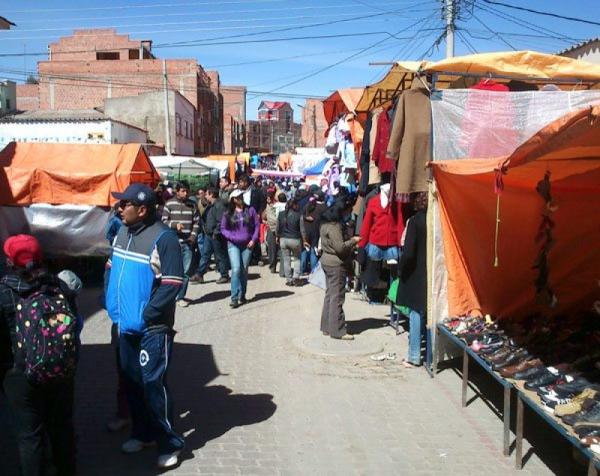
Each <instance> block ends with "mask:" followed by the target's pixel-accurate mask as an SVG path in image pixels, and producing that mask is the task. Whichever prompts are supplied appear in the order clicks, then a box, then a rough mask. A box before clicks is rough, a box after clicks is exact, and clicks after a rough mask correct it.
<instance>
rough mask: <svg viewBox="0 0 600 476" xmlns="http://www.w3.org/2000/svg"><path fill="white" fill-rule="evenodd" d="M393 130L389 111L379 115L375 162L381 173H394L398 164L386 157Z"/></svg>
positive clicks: (374, 150) (374, 147)
mask: <svg viewBox="0 0 600 476" xmlns="http://www.w3.org/2000/svg"><path fill="white" fill-rule="evenodd" d="M391 129H392V121H391V120H390V117H389V115H388V111H383V112H382V113H381V114H380V115H379V121H378V123H377V135H376V137H375V144H374V146H373V162H375V165H377V168H378V169H379V172H380V173H385V172H392V171H393V170H395V169H396V162H394V161H393V160H391V159H388V158H387V156H386V153H387V148H388V143H389V142H390V132H391Z"/></svg>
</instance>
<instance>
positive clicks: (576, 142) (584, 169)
mask: <svg viewBox="0 0 600 476" xmlns="http://www.w3.org/2000/svg"><path fill="white" fill-rule="evenodd" d="M431 167H432V168H433V175H434V177H435V181H436V185H437V192H438V198H439V203H440V216H441V222H442V234H443V239H444V255H445V260H446V266H447V269H448V283H447V284H448V311H449V315H465V314H481V313H490V314H493V315H497V316H499V317H501V318H519V317H523V316H525V315H527V314H529V313H532V312H536V311H542V312H544V313H545V314H546V315H556V314H559V313H563V312H569V311H572V310H575V309H582V308H590V309H591V307H592V305H593V303H594V301H595V300H597V299H600V281H599V280H600V274H599V272H600V213H599V212H598V210H600V106H597V107H594V108H591V107H590V108H586V109H584V110H581V111H577V112H575V113H572V114H569V115H567V116H564V117H562V118H561V119H559V120H557V121H555V122H553V123H551V124H549V125H548V126H546V127H545V128H544V129H542V130H541V131H539V132H538V133H537V134H535V135H534V136H533V137H532V138H531V139H529V140H528V141H527V142H525V143H524V144H523V145H522V146H520V147H519V148H518V149H516V150H515V152H514V153H513V154H512V155H511V156H509V157H503V158H498V159H460V160H452V161H441V162H435V163H432V164H431ZM499 170H502V171H503V172H504V173H503V174H500V173H499V172H497V171H499ZM546 172H549V173H550V184H551V187H550V193H551V196H552V201H553V202H554V204H555V205H556V207H557V209H556V210H555V211H553V212H550V213H548V208H547V207H546V202H545V200H544V199H543V198H542V196H541V195H540V194H539V193H538V192H537V191H536V187H537V184H538V182H540V181H541V180H542V179H543V178H544V175H545V174H546ZM500 175H501V176H502V182H503V184H504V190H503V191H502V192H501V194H500V202H499V203H500V208H499V229H498V240H497V243H498V252H497V256H498V259H499V261H498V266H497V267H495V266H494V258H495V250H494V247H495V240H496V236H495V229H496V206H497V196H498V195H497V194H496V193H495V188H494V183H495V180H496V179H498V177H499V176H500ZM545 212H546V213H548V216H549V217H550V219H551V220H552V222H553V224H554V225H553V227H552V229H551V233H552V242H553V246H552V247H551V249H550V251H549V253H548V260H547V263H548V270H549V275H548V276H549V279H548V284H549V286H550V288H551V289H552V290H553V292H554V294H555V295H556V297H557V299H558V300H557V303H556V305H555V307H553V308H550V307H548V306H547V305H545V304H541V303H540V302H537V300H536V289H535V285H534V283H535V281H536V279H537V278H538V276H539V269H536V268H534V264H535V262H536V260H537V258H538V255H539V253H540V250H541V248H542V246H543V242H544V236H545V235H544V232H543V230H542V229H541V225H542V218H543V213H545Z"/></svg>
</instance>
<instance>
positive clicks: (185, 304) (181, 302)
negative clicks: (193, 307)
mask: <svg viewBox="0 0 600 476" xmlns="http://www.w3.org/2000/svg"><path fill="white" fill-rule="evenodd" d="M177 305H178V306H179V307H188V306H189V305H190V303H189V301H186V300H185V299H180V300H179V301H177Z"/></svg>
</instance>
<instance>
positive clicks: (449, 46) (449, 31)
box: [446, 0, 456, 58]
mask: <svg viewBox="0 0 600 476" xmlns="http://www.w3.org/2000/svg"><path fill="white" fill-rule="evenodd" d="M455 1H456V0H446V58H452V57H453V56H454V27H455V25H454V19H455V14H456V4H455Z"/></svg>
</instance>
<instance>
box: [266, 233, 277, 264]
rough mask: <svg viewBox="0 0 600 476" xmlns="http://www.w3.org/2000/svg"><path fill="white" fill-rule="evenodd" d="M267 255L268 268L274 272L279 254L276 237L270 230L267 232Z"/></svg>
mask: <svg viewBox="0 0 600 476" xmlns="http://www.w3.org/2000/svg"><path fill="white" fill-rule="evenodd" d="M266 239H267V253H268V255H269V268H271V271H275V269H276V268H277V257H278V256H277V255H278V254H279V246H278V245H277V237H276V236H275V233H273V232H272V231H271V230H268V231H267V238H266Z"/></svg>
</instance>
